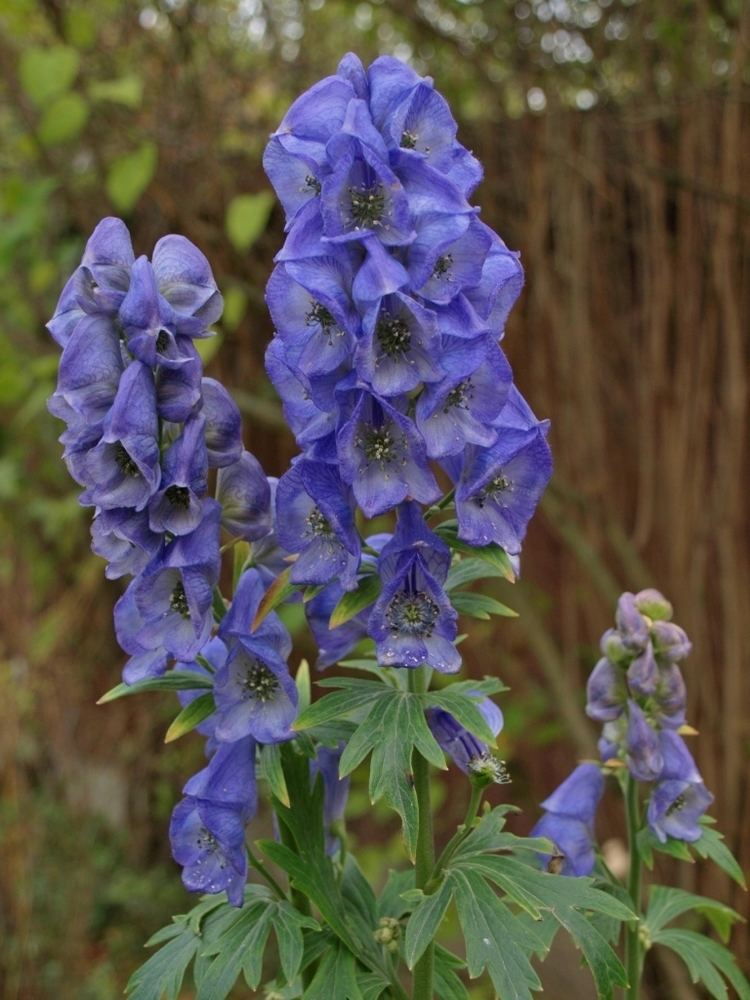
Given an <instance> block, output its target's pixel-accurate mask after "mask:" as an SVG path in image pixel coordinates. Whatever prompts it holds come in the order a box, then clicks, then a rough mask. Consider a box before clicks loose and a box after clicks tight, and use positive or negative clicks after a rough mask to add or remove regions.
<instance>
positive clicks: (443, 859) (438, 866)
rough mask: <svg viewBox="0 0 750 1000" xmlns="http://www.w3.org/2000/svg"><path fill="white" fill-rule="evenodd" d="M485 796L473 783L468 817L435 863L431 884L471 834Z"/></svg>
mask: <svg viewBox="0 0 750 1000" xmlns="http://www.w3.org/2000/svg"><path fill="white" fill-rule="evenodd" d="M483 795H484V788H481V787H480V786H479V785H478V784H475V783H474V782H472V785H471V796H470V798H469V805H468V807H467V809H466V816H465V817H464V821H463V823H461V824H460V825H459V827H458V828H457V829H456V832H455V833H454V834H453V836H452V837H451V839H450V840H449V841H448V843H447V844H446V845H445V847H444V848H443V852H442V854H441V855H440V857H439V858H438V859H437V861H436V862H435V867H434V868H433V869H432V873H431V875H430V882H433V881H434V880H435V879H437V878H439V877H440V874H441V872H442V871H443V869H444V868H445V866H446V865H447V864H448V862H449V861H450V859H451V858H452V857H453V855H454V854H455V853H456V851H457V850H458V848H459V847H460V845H461V844H462V843H463V842H464V840H466V838H467V837H468V836H469V834H470V833H471V825H472V823H473V822H474V817H475V816H476V814H477V813H478V812H479V806H480V805H481V803H482V797H483Z"/></svg>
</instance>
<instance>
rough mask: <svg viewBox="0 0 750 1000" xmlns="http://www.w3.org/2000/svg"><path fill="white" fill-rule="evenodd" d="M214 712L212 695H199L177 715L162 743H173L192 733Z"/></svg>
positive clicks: (214, 706)
mask: <svg viewBox="0 0 750 1000" xmlns="http://www.w3.org/2000/svg"><path fill="white" fill-rule="evenodd" d="M215 711H216V704H215V702H214V696H213V694H210V693H208V692H207V693H206V694H202V695H199V697H197V698H196V699H195V700H194V701H191V702H190V704H189V705H185V707H184V708H183V710H182V711H181V712H180V713H179V715H177V716H176V717H175V719H174V720H173V722H172V724H171V726H170V727H169V729H168V730H167V735H166V736H165V737H164V742H165V743H173V742H174V741H175V740H179V738H180V737H181V736H184V735H185V734H186V733H190V732H192V731H193V730H194V729H195V727H196V726H199V725H200V724H201V722H203V721H204V719H207V718H208V717H209V715H212V714H213V713H214V712H215Z"/></svg>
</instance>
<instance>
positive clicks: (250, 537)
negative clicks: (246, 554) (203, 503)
mask: <svg viewBox="0 0 750 1000" xmlns="http://www.w3.org/2000/svg"><path fill="white" fill-rule="evenodd" d="M216 499H217V500H218V501H219V503H220V504H221V523H222V526H223V527H224V528H225V529H226V530H227V531H228V532H229V533H230V535H233V536H234V537H235V538H244V539H246V540H247V541H249V542H254V541H257V540H259V539H261V538H264V537H265V536H266V535H268V533H269V532H270V531H271V528H272V520H273V519H272V516H271V486H270V484H269V482H268V479H267V478H266V476H265V474H264V472H263V469H262V468H261V465H260V462H259V461H258V460H257V458H255V456H254V455H251V454H250V452H249V451H243V452H242V455H240V457H239V459H238V460H237V461H236V462H234V463H233V464H232V465H225V466H224V467H223V468H221V469H219V472H218V474H217V477H216Z"/></svg>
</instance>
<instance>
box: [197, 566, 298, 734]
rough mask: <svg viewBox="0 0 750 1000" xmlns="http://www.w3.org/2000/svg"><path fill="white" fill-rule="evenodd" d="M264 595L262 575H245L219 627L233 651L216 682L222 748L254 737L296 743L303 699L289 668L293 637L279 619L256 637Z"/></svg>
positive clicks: (263, 626) (262, 627)
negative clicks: (296, 724) (295, 726)
mask: <svg viewBox="0 0 750 1000" xmlns="http://www.w3.org/2000/svg"><path fill="white" fill-rule="evenodd" d="M264 589H265V588H264V586H263V581H262V578H261V576H260V574H259V573H258V571H257V570H254V569H251V570H248V571H247V572H245V573H243V575H242V577H241V578H240V582H239V584H238V587H237V590H236V591H235V595H234V600H233V601H232V605H231V607H230V609H229V611H228V612H227V614H226V615H225V617H224V618H223V620H222V622H221V625H220V627H219V637H220V638H221V639H222V641H223V642H224V643H225V644H226V647H227V650H228V652H227V657H226V660H225V661H224V663H223V664H222V666H221V667H220V669H219V670H217V672H216V676H215V681H214V698H215V701H216V725H215V728H214V735H215V737H216V739H217V740H219V741H220V742H230V743H231V742H234V741H235V740H239V739H242V738H243V737H246V736H252V737H253V739H255V740H257V741H258V742H259V743H279V742H282V741H285V740H288V739H291V737H292V733H291V730H290V726H291V724H292V722H294V719H295V718H296V716H297V707H298V702H299V699H298V694H297V688H296V685H295V683H294V679H293V678H292V677H291V675H290V674H289V669H288V667H287V663H286V660H287V657H288V656H289V654H290V652H291V639H290V637H289V633H288V632H287V630H286V629H285V628H284V626H283V625H282V623H281V621H280V620H279V618H278V616H277V615H275V614H270V615H268V616H267V617H266V618H264V620H263V622H262V623H261V624H260V626H259V627H258V628H257V629H256V631H255V632H253V631H252V622H253V619H254V618H255V614H256V612H257V610H258V606H259V604H260V601H261V599H262V597H263V593H264Z"/></svg>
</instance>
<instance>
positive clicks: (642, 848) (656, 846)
mask: <svg viewBox="0 0 750 1000" xmlns="http://www.w3.org/2000/svg"><path fill="white" fill-rule="evenodd" d="M638 850H639V852H640V855H641V858H642V859H643V863H644V864H645V865H646V867H647V868H648V869H649V871H650V870H651V869H652V868H653V866H654V851H659V852H660V853H661V854H668V855H669V856H670V857H671V858H677V860H678V861H689V862H691V863H692V861H693V855H692V854H691V853H690V848H689V847H688V845H687V844H686V843H685V841H684V840H674V839H673V838H672V837H667V840H666V841H665V843H662V842H661V841H660V840H659V838H658V837H657V836H656V835H655V834H654V832H653V831H652V830H651V828H650V827H648V826H645V827H644V828H643V829H642V830H639V831H638Z"/></svg>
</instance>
